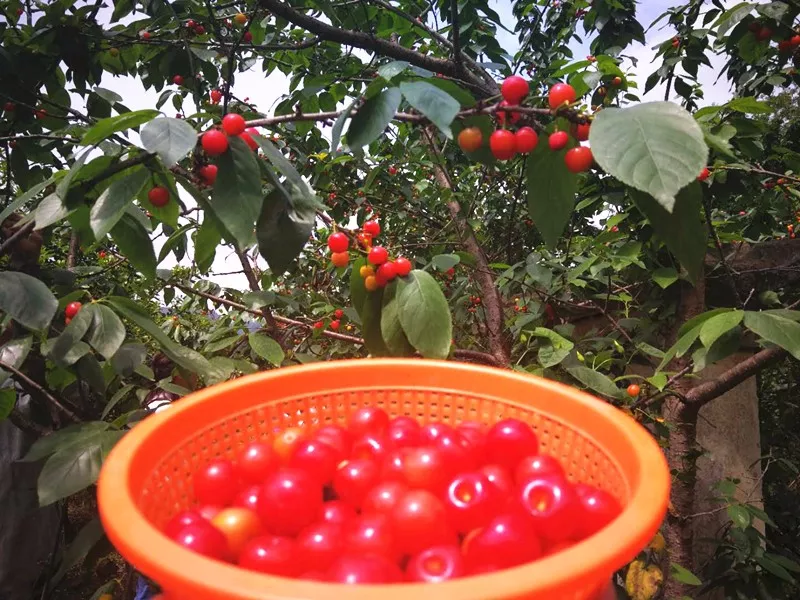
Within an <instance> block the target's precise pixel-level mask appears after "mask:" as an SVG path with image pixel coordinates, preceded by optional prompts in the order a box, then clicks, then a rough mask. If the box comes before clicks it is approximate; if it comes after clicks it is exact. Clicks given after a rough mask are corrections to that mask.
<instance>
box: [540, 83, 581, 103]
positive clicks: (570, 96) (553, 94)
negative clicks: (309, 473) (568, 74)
mask: <svg viewBox="0 0 800 600" xmlns="http://www.w3.org/2000/svg"><path fill="white" fill-rule="evenodd" d="M576 98H577V94H576V93H575V88H573V87H572V86H571V85H569V84H568V83H557V84H555V85H554V86H553V87H551V88H550V91H549V92H548V94H547V100H548V102H549V103H550V108H552V109H556V108H560V107H561V106H563V105H564V104H567V103H568V104H572V103H573V102H575V99H576Z"/></svg>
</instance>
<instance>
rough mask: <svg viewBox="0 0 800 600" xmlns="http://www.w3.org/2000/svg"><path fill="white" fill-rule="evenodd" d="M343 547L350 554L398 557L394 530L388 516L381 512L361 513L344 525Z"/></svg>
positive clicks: (393, 558)
mask: <svg viewBox="0 0 800 600" xmlns="http://www.w3.org/2000/svg"><path fill="white" fill-rule="evenodd" d="M344 547H345V549H346V551H347V552H348V553H352V554H362V555H363V554H378V555H380V556H385V557H386V558H391V559H392V560H396V559H397V558H399V554H398V552H397V546H396V543H395V532H394V529H393V528H392V523H391V521H390V520H389V517H388V516H387V515H385V514H381V513H372V514H362V515H359V516H358V517H356V518H355V519H353V520H352V521H350V522H349V523H347V525H345V526H344Z"/></svg>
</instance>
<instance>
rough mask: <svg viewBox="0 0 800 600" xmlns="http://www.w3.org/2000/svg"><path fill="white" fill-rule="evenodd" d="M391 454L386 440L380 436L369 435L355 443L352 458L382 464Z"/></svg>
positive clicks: (351, 453) (351, 452)
mask: <svg viewBox="0 0 800 600" xmlns="http://www.w3.org/2000/svg"><path fill="white" fill-rule="evenodd" d="M388 453H389V448H388V447H387V445H386V441H385V438H384V437H383V436H382V435H380V436H376V435H371V434H367V435H365V436H362V437H360V438H359V439H357V440H356V441H355V442H353V448H352V450H351V451H350V456H351V458H354V459H359V458H368V459H370V460H373V461H375V462H376V463H378V464H380V463H382V462H383V460H384V459H385V458H386V455H387V454H388Z"/></svg>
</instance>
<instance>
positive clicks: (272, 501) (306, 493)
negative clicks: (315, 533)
mask: <svg viewBox="0 0 800 600" xmlns="http://www.w3.org/2000/svg"><path fill="white" fill-rule="evenodd" d="M321 510H322V486H321V485H320V484H319V483H318V481H317V480H315V479H314V478H313V477H312V476H311V475H310V474H309V473H306V472H305V471H301V470H299V469H288V468H287V469H280V470H278V471H276V472H275V473H272V474H271V475H269V476H268V477H267V479H266V481H265V482H264V486H263V488H262V490H261V497H260V498H259V499H258V513H259V515H260V516H261V520H262V521H263V523H264V526H265V527H266V528H267V529H268V530H269V531H271V532H273V533H275V534H277V535H297V534H298V533H300V531H301V530H303V529H305V528H306V527H308V526H309V525H311V523H313V522H314V521H315V520H316V518H317V515H319V512H320V511H321Z"/></svg>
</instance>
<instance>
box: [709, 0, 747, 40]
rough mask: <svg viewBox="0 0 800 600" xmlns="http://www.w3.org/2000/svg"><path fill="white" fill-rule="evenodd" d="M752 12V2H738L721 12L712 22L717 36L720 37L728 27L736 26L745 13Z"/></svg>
mask: <svg viewBox="0 0 800 600" xmlns="http://www.w3.org/2000/svg"><path fill="white" fill-rule="evenodd" d="M751 12H753V3H752V2H740V3H739V4H737V5H736V6H734V7H732V8H729V9H728V10H726V11H725V12H724V13H722V14H721V15H720V16H719V18H718V19H717V20H716V21H715V22H714V27H715V28H716V30H717V36H718V37H719V38H721V37H722V36H723V35H725V33H727V32H728V30H729V29H733V28H734V27H736V26H737V25H738V24H739V23H740V22H741V21H742V20H743V19H744V18H745V17H746V16H747V15H749V14H750V13H751Z"/></svg>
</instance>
